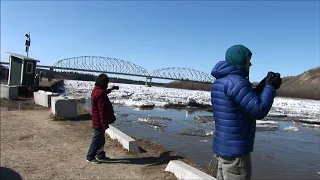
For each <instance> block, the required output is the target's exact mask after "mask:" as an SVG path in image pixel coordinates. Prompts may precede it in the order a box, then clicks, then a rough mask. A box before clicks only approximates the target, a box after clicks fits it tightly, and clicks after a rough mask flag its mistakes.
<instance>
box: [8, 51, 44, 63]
mask: <svg viewBox="0 0 320 180" xmlns="http://www.w3.org/2000/svg"><path fill="white" fill-rule="evenodd" d="M6 53H8V54H10V55H11V56H14V57H17V58H20V59H24V60H27V61H37V62H40V61H39V60H37V59H33V58H31V57H27V56H24V55H21V54H15V53H11V52H6Z"/></svg>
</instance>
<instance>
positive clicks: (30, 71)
mask: <svg viewBox="0 0 320 180" xmlns="http://www.w3.org/2000/svg"><path fill="white" fill-rule="evenodd" d="M7 53H8V54H10V56H9V64H10V65H9V79H8V85H9V86H34V78H35V74H36V67H37V62H40V61H39V60H36V59H33V58H30V57H27V56H24V55H20V54H15V53H10V52H7Z"/></svg>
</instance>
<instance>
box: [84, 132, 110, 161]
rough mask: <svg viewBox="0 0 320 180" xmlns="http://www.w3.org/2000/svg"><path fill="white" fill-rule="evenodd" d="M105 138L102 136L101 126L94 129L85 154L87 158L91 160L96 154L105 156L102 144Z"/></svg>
mask: <svg viewBox="0 0 320 180" xmlns="http://www.w3.org/2000/svg"><path fill="white" fill-rule="evenodd" d="M105 142H106V140H105V138H104V130H103V128H97V129H94V135H93V138H92V141H91V145H90V148H89V151H88V154H87V160H92V159H94V158H95V157H96V156H98V157H105V154H106V153H105V152H104V144H105Z"/></svg>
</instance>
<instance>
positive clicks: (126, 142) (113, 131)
mask: <svg viewBox="0 0 320 180" xmlns="http://www.w3.org/2000/svg"><path fill="white" fill-rule="evenodd" d="M106 134H108V135H109V136H110V138H111V139H116V140H118V141H119V143H120V144H121V145H122V146H123V148H125V149H127V150H128V151H129V152H132V153H140V149H139V146H138V143H137V142H136V140H134V139H132V138H131V137H130V136H128V135H126V134H124V133H123V132H121V131H120V130H118V129H117V128H115V127H113V126H112V125H109V128H108V129H107V130H106Z"/></svg>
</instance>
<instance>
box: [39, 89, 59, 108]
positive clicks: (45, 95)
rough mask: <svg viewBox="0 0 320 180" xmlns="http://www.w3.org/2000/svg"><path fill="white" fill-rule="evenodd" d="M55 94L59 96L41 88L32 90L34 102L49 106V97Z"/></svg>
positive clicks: (55, 94) (56, 94)
mask: <svg viewBox="0 0 320 180" xmlns="http://www.w3.org/2000/svg"><path fill="white" fill-rule="evenodd" d="M56 96H59V94H58V93H52V92H48V91H42V90H40V91H36V92H33V97H34V102H35V104H38V105H40V106H44V107H49V108H50V107H51V97H56Z"/></svg>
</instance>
